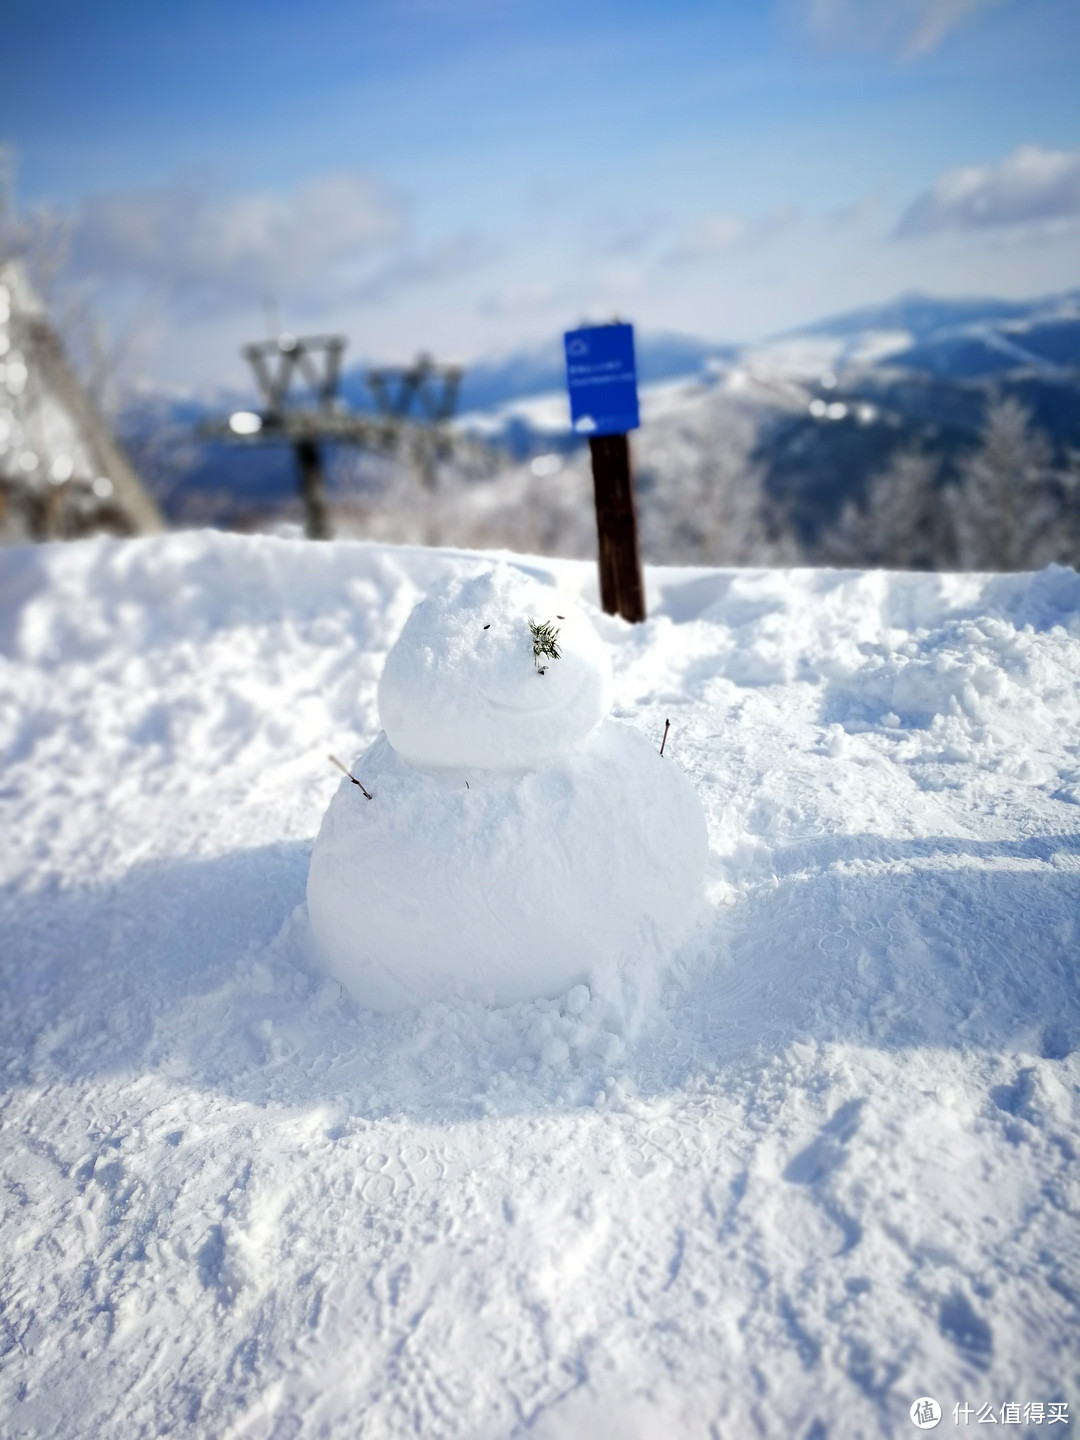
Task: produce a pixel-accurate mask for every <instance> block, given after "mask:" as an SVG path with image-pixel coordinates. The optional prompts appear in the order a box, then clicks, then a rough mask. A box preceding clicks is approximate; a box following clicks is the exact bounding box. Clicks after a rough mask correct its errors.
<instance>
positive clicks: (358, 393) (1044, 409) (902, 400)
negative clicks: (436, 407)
mask: <svg viewBox="0 0 1080 1440" xmlns="http://www.w3.org/2000/svg"><path fill="white" fill-rule="evenodd" d="M638 352H639V370H640V376H641V384H642V397H643V413H644V419H645V429H644V430H643V431H642V432H641V434H640V437H639V439H640V441H641V443H642V444H646V445H647V443H648V439H647V435H648V426H649V424H650V423H651V422H653V421H655V420H658V419H659V418H660V417H665V416H667V417H669V416H671V415H672V414H673V413H674V412H676V411H678V410H682V411H684V412H687V413H689V412H690V411H692V410H693V408H694V407H695V406H698V405H701V404H703V403H705V404H708V403H711V398H715V397H717V396H722V397H723V398H724V402H725V403H726V404H729V405H730V406H734V407H736V408H738V409H739V410H740V412H741V415H742V417H743V418H744V419H745V420H746V422H747V423H749V424H751V425H752V426H753V427H754V430H755V440H754V444H753V445H752V446H751V447H750V452H748V453H752V457H753V460H754V462H755V464H759V465H760V466H761V467H762V468H763V472H764V475H765V483H766V485H767V488H768V490H769V493H770V494H771V495H772V496H773V497H774V499H775V500H776V501H777V503H778V504H781V505H783V506H785V507H786V510H787V513H788V514H789V516H790V517H791V523H792V525H793V526H794V530H795V533H797V535H799V536H801V537H802V538H803V539H807V538H810V539H812V538H813V537H814V536H815V535H817V534H818V532H819V531H820V530H821V528H822V527H823V526H825V525H827V524H829V523H831V522H832V521H833V520H835V518H836V517H837V516H838V515H839V513H840V511H841V510H842V508H843V506H844V504H845V502H846V501H847V499H849V498H850V497H851V496H853V495H860V494H862V492H863V490H864V488H865V485H866V482H867V479H868V478H869V477H870V476H872V475H873V474H875V473H876V472H878V471H880V470H881V469H882V468H883V467H884V466H885V465H886V464H887V463H888V462H889V460H890V457H891V456H893V455H894V454H895V453H896V452H897V451H899V450H903V449H910V448H912V447H916V448H921V449H924V450H926V451H928V452H932V453H934V454H935V455H937V456H938V457H939V458H940V460H941V461H942V464H943V473H944V474H946V475H948V474H950V473H951V470H952V467H953V466H954V465H955V462H956V458H957V457H958V456H960V455H962V454H963V453H964V452H965V451H966V450H968V449H970V448H971V447H972V446H973V445H974V443H975V441H976V439H977V437H978V435H979V432H980V429H981V427H982V425H983V423H984V419H985V415H986V409H987V404H988V400H989V399H990V398H991V397H992V396H1001V395H1012V396H1015V397H1016V398H1017V399H1018V400H1020V401H1021V402H1022V403H1023V404H1024V405H1025V406H1026V407H1027V408H1028V409H1029V410H1030V411H1031V412H1032V415H1033V419H1034V423H1035V424H1036V426H1037V427H1038V428H1039V429H1040V430H1042V431H1043V432H1045V434H1046V435H1047V436H1048V437H1049V439H1050V441H1051V443H1052V445H1053V447H1054V449H1055V452H1056V454H1057V456H1058V458H1059V459H1061V458H1062V457H1064V456H1065V455H1066V454H1067V453H1068V452H1069V451H1070V450H1077V449H1080V292H1070V293H1068V294H1065V295H1061V296H1056V297H1049V298H1047V299H1043V300H1038V301H1028V302H1019V301H1001V300H993V299H987V300H962V301H944V300H937V299H933V298H931V297H927V296H918V295H914V296H906V297H902V298H900V299H898V300H896V301H894V302H892V303H891V304H889V305H885V306H881V307H876V308H872V309H865V310H860V311H855V312H852V313H850V314H847V315H841V316H837V317H833V318H830V319H826V320H823V321H821V322H819V323H817V324H814V325H812V326H809V327H804V328H802V329H800V330H797V331H792V332H790V333H787V334H784V335H780V336H777V337H775V338H773V339H772V340H769V341H766V342H762V343H758V344H754V345H748V346H742V347H732V346H722V345H714V344H710V343H708V342H705V341H701V340H695V339H693V338H687V337H678V336H674V337H673V336H656V337H653V336H649V335H648V334H643V335H641V336H639V339H638ZM364 373H365V367H363V366H356V367H353V368H352V369H351V370H350V371H349V372H348V373H347V375H346V380H345V387H344V388H345V395H346V398H347V399H348V401H349V402H350V403H352V404H355V405H357V406H358V407H363V406H368V407H370V405H371V404H372V403H373V402H372V399H371V396H370V394H369V392H368V391H367V390H366V387H365V385H364V380H363V375H364ZM461 399H462V403H461V406H460V407H459V414H460V419H459V421H458V427H459V430H460V431H462V432H464V433H466V434H468V435H472V436H474V437H476V438H478V439H480V440H482V441H484V442H485V443H486V444H488V445H491V446H493V447H495V448H496V449H497V450H498V451H500V452H501V453H503V454H504V455H505V456H507V457H508V458H510V459H513V460H516V461H519V462H520V461H522V460H528V459H530V458H532V457H536V456H544V455H549V454H552V453H555V454H560V453H561V454H563V455H569V454H572V453H573V452H574V451H576V450H579V449H580V447H581V444H582V442H581V441H580V439H579V438H578V437H575V436H574V435H573V434H572V433H571V431H570V429H569V423H568V407H567V401H566V395H565V386H564V374H563V365H562V357H561V352H560V347H559V344H558V342H557V340H553V341H552V342H551V343H550V344H548V345H546V346H543V347H539V348H537V349H535V350H532V351H527V352H520V353H517V354H513V355H510V356H507V357H504V358H503V359H501V360H499V361H490V362H483V363H480V364H477V365H476V366H474V367H473V369H472V370H471V371H470V372H469V373H468V374H467V375H466V377H465V381H464V384H463V387H462V396H461ZM241 402H242V403H251V400H250V397H238V396H232V395H230V396H222V397H220V400H219V402H218V403H217V404H216V406H213V405H212V406H207V405H206V403H205V401H204V402H200V403H195V402H187V403H186V404H185V405H184V406H179V405H177V404H176V403H175V402H170V403H167V404H161V403H158V404H157V405H153V404H148V403H147V401H146V400H145V399H144V400H143V401H142V402H140V403H139V404H137V405H134V406H133V407H131V409H130V410H129V411H128V413H127V415H126V417H125V420H124V433H125V437H126V439H127V442H128V445H129V447H130V448H131V450H132V452H133V453H134V455H135V457H136V460H137V462H138V463H139V464H140V466H141V467H142V468H143V469H144V470H145V471H146V472H147V474H148V476H149V478H150V479H151V480H152V481H153V480H156V481H157V484H158V489H159V492H160V493H161V494H162V503H163V504H164V505H165V507H166V509H167V510H168V511H169V512H170V513H171V514H172V515H173V517H174V518H176V519H184V520H187V521H188V522H189V523H190V522H191V521H192V520H196V521H205V520H215V519H216V520H218V521H223V522H225V523H234V524H235V523H244V524H248V525H256V526H257V525H259V524H260V523H266V522H267V521H268V519H270V518H272V517H273V516H274V514H275V513H278V512H279V511H280V509H281V507H282V506H283V505H287V504H288V502H289V500H290V498H291V496H292V495H293V493H294V489H295V476H294V467H293V462H292V457H291V455H290V454H289V452H288V451H287V450H285V449H283V448H273V447H267V448H260V449H257V450H252V449H248V450H240V451H238V450H234V449H231V448H230V447H228V446H225V445H222V444H220V443H213V442H200V443H198V444H196V443H194V439H193V437H194V430H195V425H196V423H197V421H198V419H199V418H202V417H204V416H205V415H206V414H207V413H208V412H209V410H210V409H214V408H216V409H218V410H219V411H220V410H221V409H224V408H226V407H227V406H233V405H235V404H238V403H241ZM739 423H740V424H741V423H742V421H740V422H739ZM691 428H693V427H691ZM696 428H697V430H698V431H700V432H701V433H706V432H708V431H710V429H711V428H712V427H711V426H710V425H709V424H699V425H698V426H697V427H696ZM662 448H663V447H662V446H659V445H658V446H653V447H652V449H653V450H654V451H656V452H657V453H658V452H659V450H660V449H662ZM668 448H669V449H670V448H671V447H668ZM683 450H684V451H685V447H683ZM331 458H332V457H331ZM346 468H347V467H346ZM658 478H659V479H660V480H661V481H662V483H664V484H666V485H668V486H673V487H676V488H677V487H678V486H679V485H680V484H681V483H682V481H681V476H680V474H678V473H676V472H675V471H674V470H673V469H671V468H670V466H669V468H668V471H667V473H666V474H663V475H660V476H659V477H658Z"/></svg>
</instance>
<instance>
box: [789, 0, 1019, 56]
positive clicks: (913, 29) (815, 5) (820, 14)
mask: <svg viewBox="0 0 1080 1440" xmlns="http://www.w3.org/2000/svg"><path fill="white" fill-rule="evenodd" d="M1004 3H1005V0H781V8H782V9H786V10H787V11H788V12H792V11H793V12H794V14H795V17H796V19H797V21H798V22H799V23H800V24H801V26H802V28H803V29H805V30H808V31H809V32H810V34H811V35H812V36H813V37H814V38H815V39H816V40H817V41H819V42H820V43H821V44H824V45H827V46H828V47H830V48H842V49H849V48H850V49H874V50H889V51H893V52H897V53H899V54H901V55H903V56H904V57H905V58H906V59H914V58H915V57H916V56H919V55H926V54H929V52H930V51H931V50H936V49H937V47H938V45H940V44H941V42H942V40H943V39H944V38H945V36H946V35H947V34H948V33H949V32H950V31H951V30H955V29H956V28H957V27H958V26H960V25H962V24H963V23H964V22H965V21H966V20H969V19H971V18H972V16H974V15H977V14H979V13H980V12H981V11H983V10H989V9H992V8H993V7H994V6H997V5H1001V4H1004Z"/></svg>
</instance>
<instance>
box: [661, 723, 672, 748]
mask: <svg viewBox="0 0 1080 1440" xmlns="http://www.w3.org/2000/svg"><path fill="white" fill-rule="evenodd" d="M670 729H671V721H670V720H665V721H664V738H663V739H662V740H661V741H660V754H661V755H663V753H664V746H665V745H666V744H667V732H668V731H669V730H670Z"/></svg>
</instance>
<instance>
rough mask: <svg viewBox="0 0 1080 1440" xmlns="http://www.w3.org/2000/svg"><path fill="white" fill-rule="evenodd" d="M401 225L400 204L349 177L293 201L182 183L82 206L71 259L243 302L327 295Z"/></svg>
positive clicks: (299, 193) (304, 189) (97, 269)
mask: <svg viewBox="0 0 1080 1440" xmlns="http://www.w3.org/2000/svg"><path fill="white" fill-rule="evenodd" d="M402 224H403V222H402V214H401V207H400V205H399V204H398V203H397V202H396V201H395V200H394V199H393V198H392V197H390V196H389V195H387V194H386V192H385V191H384V190H383V189H382V188H381V187H380V186H379V185H378V184H377V183H376V182H375V181H373V180H372V179H371V178H369V177H368V176H365V175H361V174H357V173H355V172H349V171H346V172H340V173H336V174H330V175H323V176H319V177H318V178H316V179H314V180H311V181H308V182H307V183H306V184H304V185H302V186H300V187H299V188H298V189H297V190H295V191H293V192H292V194H290V195H276V194H271V193H269V192H254V193H249V194H241V195H232V196H220V195H216V194H214V193H212V192H211V191H210V190H208V189H206V188H202V187H199V186H197V185H195V184H193V183H191V182H190V181H185V182H180V183H176V184H173V185H168V186H161V187H158V188H155V189H144V190H136V191H128V192H126V193H121V194H113V195H101V196H96V197H92V198H91V199H89V200H87V201H86V202H85V203H84V204H83V206H82V207H81V210H80V212H79V214H78V216H77V218H76V222H75V228H74V237H73V242H74V243H73V249H74V257H73V258H74V260H75V263H76V264H77V265H78V267H79V268H80V269H82V270H84V271H89V272H91V273H96V274H99V275H101V276H103V277H105V278H108V279H116V278H121V279H123V278H137V279H140V280H144V281H149V282H151V283H153V284H156V285H161V286H164V287H165V288H167V289H168V290H169V291H170V292H171V293H173V294H175V295H178V296H181V295H184V294H189V295H190V294H193V293H194V294H196V295H197V294H200V293H201V294H203V295H207V294H209V295H212V296H213V297H214V298H215V299H218V300H223V301H228V300H232V301H235V302H236V303H240V304H245V303H248V302H250V300H251V299H252V298H261V297H263V296H265V295H267V294H270V293H275V294H284V295H317V294H319V293H325V292H326V291H327V290H328V289H329V288H331V286H332V285H333V284H334V283H335V282H336V283H338V284H340V275H339V274H338V272H339V271H340V269H341V268H342V267H344V266H349V265H353V264H355V263H356V262H357V261H358V260H363V259H365V258H366V257H370V256H373V255H376V254H377V253H378V252H380V251H381V250H382V249H384V248H385V247H386V246H387V245H388V244H389V243H390V242H392V241H394V240H395V239H397V238H398V236H399V235H400V233H401V230H402Z"/></svg>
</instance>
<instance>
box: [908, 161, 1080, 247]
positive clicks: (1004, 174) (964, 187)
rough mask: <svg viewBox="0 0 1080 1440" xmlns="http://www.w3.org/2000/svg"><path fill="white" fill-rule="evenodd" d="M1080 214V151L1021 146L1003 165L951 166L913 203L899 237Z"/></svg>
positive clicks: (979, 228) (1059, 218) (999, 225)
mask: <svg viewBox="0 0 1080 1440" xmlns="http://www.w3.org/2000/svg"><path fill="white" fill-rule="evenodd" d="M1075 216H1080V150H1072V151H1069V150H1043V149H1042V148H1041V147H1040V146H1038V145H1022V146H1021V147H1020V149H1018V150H1014V151H1013V153H1012V154H1011V155H1008V156H1006V158H1005V159H1004V160H1002V161H1001V163H1000V164H999V165H969V166H965V167H962V168H960V169H957V170H946V172H945V173H944V174H943V175H941V176H940V177H939V178H938V179H937V180H936V181H935V182H934V184H933V185H931V187H930V189H929V190H926V191H924V192H923V194H922V195H919V196H918V197H917V198H916V199H915V200H914V201H913V202H912V204H911V205H910V206H909V207H908V209H907V211H906V213H905V214H904V215H903V217H902V218H901V220H900V223H899V225H898V226H897V227H896V234H897V235H931V234H935V233H937V232H939V231H942V230H986V229H991V228H999V227H1003V226H1013V225H1026V224H1031V223H1033V222H1039V221H1052V220H1062V219H1069V218H1071V217H1075Z"/></svg>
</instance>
